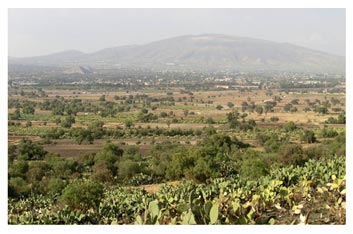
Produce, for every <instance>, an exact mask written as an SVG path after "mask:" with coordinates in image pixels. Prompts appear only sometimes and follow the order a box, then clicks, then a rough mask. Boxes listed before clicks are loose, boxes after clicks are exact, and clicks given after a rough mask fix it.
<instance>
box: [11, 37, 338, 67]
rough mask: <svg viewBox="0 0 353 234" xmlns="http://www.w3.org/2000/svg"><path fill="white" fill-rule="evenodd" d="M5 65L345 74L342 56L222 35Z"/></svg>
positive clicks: (15, 60)
mask: <svg viewBox="0 0 353 234" xmlns="http://www.w3.org/2000/svg"><path fill="white" fill-rule="evenodd" d="M9 63H20V64H21V63H22V64H34V65H56V66H80V65H82V66H91V67H94V68H100V67H117V66H124V67H149V68H156V69H171V68H172V69H179V70H185V69H199V70H200V69H201V70H298V71H304V70H306V71H325V72H326V71H341V72H343V71H345V57H344V56H338V55H332V54H329V53H326V52H321V51H318V50H313V49H308V48H305V47H302V46H297V45H293V44H290V43H279V42H272V41H268V40H262V39H255V38H249V37H235V36H228V35H223V34H201V35H182V36H178V37H172V38H167V39H162V40H158V41H153V42H150V43H147V44H142V45H126V46H118V47H110V48H105V49H102V50H98V51H96V52H92V53H83V52H81V51H76V50H69V51H63V52H59V53H55V54H49V55H45V56H36V57H26V58H13V57H12V58H9Z"/></svg>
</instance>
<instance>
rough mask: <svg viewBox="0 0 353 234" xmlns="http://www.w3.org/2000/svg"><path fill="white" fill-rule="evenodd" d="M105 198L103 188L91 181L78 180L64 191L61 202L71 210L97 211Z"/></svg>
mask: <svg viewBox="0 0 353 234" xmlns="http://www.w3.org/2000/svg"><path fill="white" fill-rule="evenodd" d="M102 197H103V186H102V185H101V184H99V183H97V182H93V181H90V180H76V181H74V182H72V183H70V184H69V185H67V186H66V188H65V189H64V190H63V192H62V195H61V200H62V201H63V202H64V203H65V204H66V205H68V206H69V207H70V208H71V209H81V210H88V209H90V208H93V209H97V208H98V206H99V203H100V201H101V199H102Z"/></svg>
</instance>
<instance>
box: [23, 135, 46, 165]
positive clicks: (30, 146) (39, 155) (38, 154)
mask: <svg viewBox="0 0 353 234" xmlns="http://www.w3.org/2000/svg"><path fill="white" fill-rule="evenodd" d="M46 153H47V152H46V151H45V150H44V149H43V147H42V146H40V145H37V144H34V143H33V142H32V141H31V140H27V139H22V140H21V141H20V143H19V145H18V158H19V159H22V160H42V159H43V158H44V156H45V154H46Z"/></svg>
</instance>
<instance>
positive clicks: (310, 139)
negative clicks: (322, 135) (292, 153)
mask: <svg viewBox="0 0 353 234" xmlns="http://www.w3.org/2000/svg"><path fill="white" fill-rule="evenodd" d="M300 139H301V140H302V141H304V142H306V143H309V144H311V143H314V142H316V137H315V133H314V132H313V131H311V130H304V132H303V134H302V135H301V137H300Z"/></svg>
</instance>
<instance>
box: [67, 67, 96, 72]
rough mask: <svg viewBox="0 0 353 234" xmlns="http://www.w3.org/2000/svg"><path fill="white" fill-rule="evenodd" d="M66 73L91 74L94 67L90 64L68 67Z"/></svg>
mask: <svg viewBox="0 0 353 234" xmlns="http://www.w3.org/2000/svg"><path fill="white" fill-rule="evenodd" d="M64 73H65V74H91V73H93V69H92V68H91V67H89V66H75V67H68V68H66V69H65V70H64Z"/></svg>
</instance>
